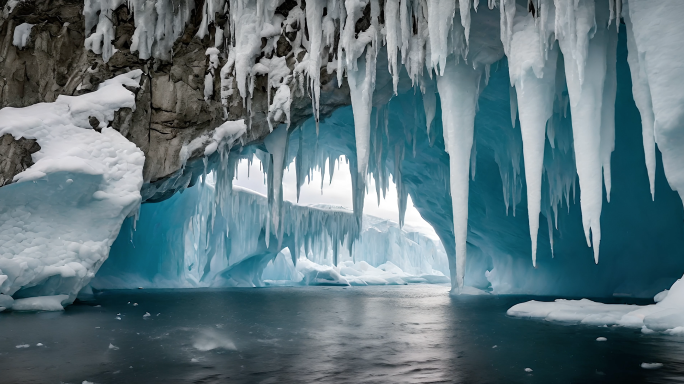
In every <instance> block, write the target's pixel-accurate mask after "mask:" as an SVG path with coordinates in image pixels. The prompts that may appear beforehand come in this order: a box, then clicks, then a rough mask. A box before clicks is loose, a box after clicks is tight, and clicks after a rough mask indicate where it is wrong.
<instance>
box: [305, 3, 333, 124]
mask: <svg viewBox="0 0 684 384" xmlns="http://www.w3.org/2000/svg"><path fill="white" fill-rule="evenodd" d="M324 1H325V0H309V1H308V2H307V3H306V28H307V30H308V32H309V49H308V52H307V53H306V57H305V58H304V60H303V61H302V63H304V64H305V65H306V69H305V71H306V73H307V74H308V77H309V92H310V93H311V103H312V104H313V115H314V118H315V119H316V122H317V123H318V119H319V116H318V114H319V111H318V105H319V100H320V97H321V79H320V71H321V50H322V38H323V30H322V28H323V27H322V25H321V24H322V19H323V7H324V6H325V4H324ZM340 1H341V0H340Z"/></svg>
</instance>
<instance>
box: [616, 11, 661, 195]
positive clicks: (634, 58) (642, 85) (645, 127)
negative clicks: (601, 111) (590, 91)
mask: <svg viewBox="0 0 684 384" xmlns="http://www.w3.org/2000/svg"><path fill="white" fill-rule="evenodd" d="M624 19H625V24H626V25H627V62H628V63H629V70H630V71H629V72H630V74H631V76H632V95H633V97H634V102H635V104H636V106H637V108H638V109H639V114H640V115H641V135H642V140H643V143H644V155H645V158H646V171H647V172H648V182H649V185H650V187H651V199H652V200H655V174H656V149H655V136H654V123H655V117H654V115H653V103H652V101H651V89H650V87H649V84H648V77H647V75H646V68H644V65H643V64H641V62H640V58H639V51H638V50H637V46H636V41H635V39H634V30H633V29H634V27H633V26H632V21H631V19H630V17H629V11H628V10H627V12H625V15H624Z"/></svg>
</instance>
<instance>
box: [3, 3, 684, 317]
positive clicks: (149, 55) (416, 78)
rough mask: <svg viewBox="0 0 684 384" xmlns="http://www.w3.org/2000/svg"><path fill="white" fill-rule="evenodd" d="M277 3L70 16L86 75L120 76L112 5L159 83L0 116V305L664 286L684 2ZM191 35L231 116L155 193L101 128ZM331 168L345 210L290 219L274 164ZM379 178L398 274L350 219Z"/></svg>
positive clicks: (107, 88) (140, 166)
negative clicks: (87, 62)
mask: <svg viewBox="0 0 684 384" xmlns="http://www.w3.org/2000/svg"><path fill="white" fill-rule="evenodd" d="M290 3H291V2H284V1H279V0H258V1H257V0H230V1H224V0H209V1H206V2H204V3H202V6H201V9H195V6H194V3H192V2H185V1H181V2H180V3H178V4H176V3H175V2H171V1H168V0H154V1H145V2H142V1H130V2H127V3H126V4H124V2H123V1H110V2H104V1H96V0H86V1H85V2H84V5H83V12H82V14H83V18H84V24H85V31H84V33H85V37H84V40H83V47H84V48H85V49H86V51H87V53H88V55H91V56H90V57H96V58H97V60H100V61H101V62H102V64H101V65H103V66H108V65H112V66H114V65H115V64H116V62H117V60H120V57H121V55H123V54H124V53H122V49H123V48H121V46H120V45H115V44H118V42H115V41H114V39H115V37H116V36H119V35H120V32H121V30H122V29H123V28H119V26H118V25H116V23H115V20H117V19H116V18H115V17H113V14H114V13H115V12H117V11H118V10H120V9H121V7H126V9H127V10H128V12H131V14H132V15H133V19H132V23H133V24H132V28H133V29H132V36H129V37H130V39H131V41H130V43H131V44H130V45H129V46H128V47H127V48H126V49H128V53H127V54H130V55H134V56H135V57H136V58H137V60H141V61H145V60H151V61H150V63H152V62H154V63H155V64H154V65H153V66H147V64H145V67H144V68H143V69H132V70H130V71H128V69H122V70H120V72H122V73H123V74H120V75H119V76H117V77H113V78H112V79H109V80H106V81H104V82H102V83H101V84H100V85H99V86H98V87H97V89H96V90H94V91H93V92H86V91H85V90H84V91H83V92H82V93H83V94H81V95H79V96H60V97H59V98H58V99H57V100H55V101H54V102H53V103H41V104H35V105H32V106H28V107H24V108H11V107H6V108H3V109H2V110H0V115H4V116H2V117H4V118H3V119H0V121H2V123H0V133H2V134H6V133H7V134H11V135H12V136H13V138H14V139H19V138H26V139H35V140H36V141H37V143H38V145H40V147H41V149H40V150H39V151H38V152H36V153H35V154H33V155H32V159H33V164H32V165H31V166H30V167H28V168H27V169H26V170H24V171H23V172H22V173H19V174H17V175H13V178H12V180H13V182H12V183H10V184H9V185H6V186H3V187H2V188H0V195H1V196H2V199H0V201H2V203H0V204H2V205H1V206H0V215H2V217H3V220H2V224H1V226H0V235H1V236H0V239H2V240H1V241H2V242H1V243H0V246H1V248H2V251H3V253H2V254H0V283H1V284H2V285H0V293H1V294H2V295H3V296H0V298H1V299H2V300H0V306H1V307H2V308H9V307H10V306H12V305H13V304H12V303H13V302H15V301H19V300H22V299H27V298H31V297H44V296H51V297H54V296H57V295H66V296H67V298H66V299H64V301H63V303H64V304H68V303H70V302H72V301H73V300H74V299H75V298H76V296H77V294H78V292H79V291H80V290H81V289H82V288H83V287H86V291H87V290H88V289H89V288H90V287H94V288H98V287H99V288H116V287H137V286H159V287H161V286H164V287H188V286H262V285H264V284H266V281H283V280H287V281H300V282H301V281H314V283H316V282H315V281H317V280H316V279H317V278H316V277H313V278H309V277H310V276H312V273H314V272H312V271H315V273H314V274H318V273H319V272H321V271H327V272H326V273H328V277H329V279H328V278H326V279H323V280H330V281H335V282H336V283H343V282H346V283H349V284H351V283H352V282H356V283H359V284H360V283H361V281H362V282H363V283H365V284H367V283H368V281H371V280H373V279H376V280H375V281H378V282H381V281H382V280H384V281H385V282H389V281H390V280H392V279H393V278H394V277H396V276H394V277H388V276H389V275H388V274H391V273H394V275H397V276H398V275H402V274H403V275H402V276H405V277H406V279H408V280H411V279H414V278H422V279H423V280H426V281H427V280H429V279H430V277H427V278H425V277H421V276H439V275H440V274H443V275H445V276H448V280H449V281H450V282H451V284H452V291H453V292H454V293H459V292H467V291H469V290H470V288H477V289H485V290H491V291H492V292H494V293H498V294H521V293H522V294H544V295H564V296H587V297H588V296H592V297H601V296H603V297H609V296H613V295H630V296H633V297H652V296H654V295H655V294H656V293H658V292H661V291H662V290H663V289H666V288H669V287H671V286H672V288H673V291H674V290H675V286H673V284H675V281H677V279H678V278H679V277H681V276H682V274H684V265H683V264H682V263H681V256H683V252H684V244H683V243H684V236H683V235H684V219H683V217H684V213H683V210H682V208H683V205H682V199H684V192H682V191H684V171H682V169H683V167H682V165H683V164H684V155H683V153H684V133H683V132H684V86H683V85H684V69H683V68H682V67H681V66H679V64H678V63H680V62H681V59H682V57H681V54H680V50H679V49H678V44H677V43H678V42H679V41H681V39H682V37H684V30H683V29H682V28H678V26H679V24H680V20H682V18H684V5H683V4H682V3H681V2H678V1H676V0H664V1H662V2H657V3H654V2H649V1H646V0H629V1H624V0H623V1H621V0H605V1H604V0H554V1H551V0H529V1H515V0H498V1H497V0H490V1H488V2H487V4H484V2H483V4H479V2H478V1H475V2H471V1H469V0H461V1H458V2H455V1H441V0H440V1H424V0H402V1H394V0H386V1H379V0H348V1H346V2H337V1H334V0H313V1H309V2H307V3H306V4H303V3H296V4H295V3H294V2H292V3H291V4H290ZM14 6H16V4H15V3H12V5H11V7H9V8H8V9H7V10H6V11H7V12H9V13H11V12H12V9H13V8H12V7H14ZM3 12H4V11H3ZM113 20H114V21H113ZM196 20H199V23H198V25H192V28H193V29H192V34H191V35H190V36H187V35H188V33H186V32H187V31H189V30H190V29H189V28H190V26H191V24H192V23H194V22H195V21H196ZM20 27H21V28H20ZM17 28H18V29H17V31H18V32H16V33H18V34H16V33H15V35H16V36H17V42H16V43H15V44H14V45H13V48H12V49H13V50H14V51H13V52H17V50H18V51H25V50H29V51H30V50H32V49H36V44H35V42H34V41H33V40H32V36H34V35H35V34H36V33H38V32H39V31H37V29H39V27H37V24H36V26H33V27H28V24H26V25H25V24H20V25H19V27H17ZM117 28H119V29H117ZM117 34H118V35H117ZM182 39H185V40H188V39H190V40H192V39H195V40H197V41H202V42H203V44H205V45H207V47H206V48H205V49H202V50H201V52H200V53H201V55H202V56H203V58H204V59H205V60H206V61H205V63H204V70H203V73H202V75H201V76H200V75H197V77H198V78H199V79H200V80H198V89H199V90H200V92H201V94H202V96H203V99H202V100H203V101H202V102H204V103H207V105H208V103H210V102H212V101H216V102H217V103H220V105H221V106H222V112H223V121H221V122H220V124H216V125H215V126H213V127H211V128H207V129H204V130H203V131H202V132H201V133H197V134H193V135H188V136H182V135H179V136H178V138H176V136H174V140H175V141H177V142H179V143H180V144H178V145H179V149H178V153H173V154H169V155H168V157H169V159H168V164H166V163H165V166H168V168H169V169H172V165H171V164H177V165H178V168H177V169H176V170H175V171H172V172H169V173H168V174H167V175H165V176H164V177H162V178H159V179H155V180H152V179H146V178H144V177H143V174H144V173H145V169H144V166H145V161H146V159H145V157H144V155H143V153H142V152H141V148H136V145H135V144H133V143H132V142H130V141H128V139H127V138H125V137H124V136H125V135H123V134H122V133H120V132H118V131H117V129H114V128H113V125H112V124H111V123H110V122H112V121H113V120H115V118H116V116H118V115H115V112H116V111H118V110H121V109H126V108H128V109H131V110H135V108H136V103H137V102H138V98H136V96H135V95H136V94H135V92H133V91H132V90H135V89H138V88H141V87H143V86H144V84H148V85H147V86H148V87H149V83H146V81H148V80H147V78H148V77H152V76H154V72H155V71H156V70H157V69H158V68H159V67H160V66H163V64H160V63H165V62H172V61H173V56H174V44H175V43H176V42H177V41H179V40H182ZM91 71H94V69H91ZM174 76H177V75H175V74H174ZM169 78H171V76H169ZM80 88H81V85H79V89H80ZM79 92H80V91H79ZM136 92H138V91H136ZM302 100H304V102H303V101H302ZM181 104H182V103H181ZM303 104H305V106H303ZM176 107H177V105H176ZM178 108H179V107H177V110H179V109H178ZM302 111H305V113H302ZM117 113H118V112H117ZM164 113H172V112H170V111H166V110H165V111H164ZM197 113H199V112H197ZM260 122H265V123H264V124H261V123H260ZM205 128H206V127H205ZM254 156H256V157H258V158H259V159H260V160H261V162H262V164H264V169H263V171H264V175H265V178H266V179H267V185H268V194H267V196H258V195H254V194H251V193H249V192H247V191H244V190H241V189H239V188H233V186H232V180H233V178H234V176H235V168H236V166H237V164H238V163H239V161H241V160H248V161H249V159H251V158H253V157H254ZM341 156H344V157H345V158H346V159H349V164H348V165H349V167H350V171H351V174H352V177H351V180H350V182H351V184H352V185H353V190H354V192H353V202H354V203H353V213H350V212H347V211H346V210H342V209H337V208H331V207H305V206H300V205H297V204H296V203H292V202H287V201H284V199H283V193H282V178H283V170H284V168H285V167H288V166H292V165H293V166H294V167H295V169H296V171H297V188H300V187H301V185H303V184H304V183H305V182H307V178H308V177H307V176H309V175H311V174H312V173H313V172H320V173H321V174H323V175H324V174H325V173H326V172H328V173H329V174H330V175H331V174H332V172H334V168H335V166H336V164H337V162H338V159H339V158H340V157H341ZM326 164H329V168H328V169H326ZM371 178H372V179H373V181H374V185H375V186H376V193H377V196H378V199H380V198H382V196H383V195H384V194H385V193H386V191H387V188H389V186H390V184H389V180H390V178H391V179H392V180H393V183H394V185H395V186H396V189H397V195H398V196H399V199H398V207H397V210H398V212H399V215H398V220H397V221H398V224H397V225H396V226H394V225H391V226H390V225H388V226H385V227H383V229H382V230H381V231H379V232H380V233H382V234H381V235H379V236H380V237H383V238H384V237H387V236H389V237H390V238H392V239H393V240H391V241H392V242H393V243H394V244H397V246H398V247H399V248H400V249H399V250H395V251H392V252H391V253H392V255H390V254H388V253H386V252H385V253H384V252H383V249H381V246H378V244H382V241H385V240H381V239H380V238H378V239H372V240H371V238H373V236H374V235H372V233H374V232H373V231H372V230H373V229H378V228H379V226H380V225H381V223H378V222H375V221H374V219H372V218H369V217H367V216H364V214H363V201H364V196H365V193H366V191H367V189H368V186H369V185H370V183H369V179H371ZM209 179H212V180H209ZM656 192H657V193H656ZM408 196H411V199H412V201H413V202H414V204H415V206H416V208H417V209H418V211H419V212H420V213H421V215H422V216H423V218H424V219H425V220H426V221H427V222H428V223H430V224H431V225H432V226H433V227H434V229H435V231H436V233H437V234H438V236H439V238H440V240H441V243H442V244H443V247H444V253H445V255H446V256H444V257H442V256H443V255H442V254H441V253H439V252H438V253H439V255H440V256H439V257H437V256H436V255H437V254H438V253H435V252H437V251H435V252H432V251H428V252H427V253H428V254H429V255H431V256H425V255H423V256H422V258H421V257H414V256H413V255H416V254H417V253H421V252H426V251H425V250H426V249H432V247H433V246H434V244H432V245H430V243H428V242H427V240H425V241H424V239H418V238H412V237H411V236H414V235H410V234H409V233H408V232H406V231H404V230H403V229H402V228H401V227H402V225H403V221H404V212H405V209H406V201H407V198H408ZM67 202H68V203H67ZM141 203H145V204H143V205H142V206H140V204H141ZM132 216H135V217H132ZM126 217H131V218H129V219H127V220H125V221H124V219H125V218H126ZM53 219H54V220H56V221H53ZM55 222H58V223H59V224H58V225H55V224H54V223H55ZM544 222H545V223H546V226H545V228H544ZM122 225H123V226H122ZM94 228H96V229H94ZM540 229H541V230H540ZM364 236H365V237H364ZM366 239H368V242H367V241H366ZM115 240H116V241H115ZM409 241H411V242H413V243H415V244H418V245H419V246H420V251H416V250H412V248H411V246H409V245H407V244H412V243H409ZM110 247H111V252H110ZM385 248H386V247H385ZM354 249H357V250H359V251H358V252H354V251H353V250H354ZM388 252H389V251H388ZM404 252H406V253H404ZM110 254H111V256H110ZM108 257H109V259H108ZM358 257H360V258H358ZM105 260H107V261H105ZM445 260H446V261H445ZM103 263H104V264H103ZM363 263H365V264H363ZM424 263H427V264H424ZM366 265H367V266H368V267H367V266H366ZM101 266H102V268H100V267H101ZM395 267H396V268H395ZM345 268H346V269H345ZM371 268H373V269H371ZM344 271H346V272H344ZM365 271H370V272H368V273H365ZM393 271H394V272H393ZM399 271H401V272H399ZM437 272H439V273H437ZM264 275H266V276H267V277H269V276H270V277H269V278H264V277H263V276H264ZM307 276H309V277H307ZM359 276H365V277H364V278H361V279H359V278H358V277H359ZM445 278H446V277H445ZM378 279H382V280H378ZM388 279H390V280H388ZM403 281H406V280H403ZM416 281H418V280H416ZM442 281H444V280H442ZM88 284H90V285H88ZM5 296H7V297H5ZM10 296H11V297H10ZM671 300H674V299H671ZM657 305H659V304H656V306H657Z"/></svg>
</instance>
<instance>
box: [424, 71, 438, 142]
mask: <svg viewBox="0 0 684 384" xmlns="http://www.w3.org/2000/svg"><path fill="white" fill-rule="evenodd" d="M426 83H427V84H426V85H425V93H424V94H423V108H424V109H425V126H426V127H427V135H428V140H429V138H430V127H431V126H432V120H433V119H434V118H435V114H436V112H437V95H435V92H436V91H437V90H436V89H435V83H434V80H428V81H427V82H426Z"/></svg>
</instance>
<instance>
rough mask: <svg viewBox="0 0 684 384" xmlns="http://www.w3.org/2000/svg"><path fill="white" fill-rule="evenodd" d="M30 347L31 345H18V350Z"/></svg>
mask: <svg viewBox="0 0 684 384" xmlns="http://www.w3.org/2000/svg"><path fill="white" fill-rule="evenodd" d="M28 347H30V345H28V344H19V345H17V347H16V348H17V349H21V348H28Z"/></svg>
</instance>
